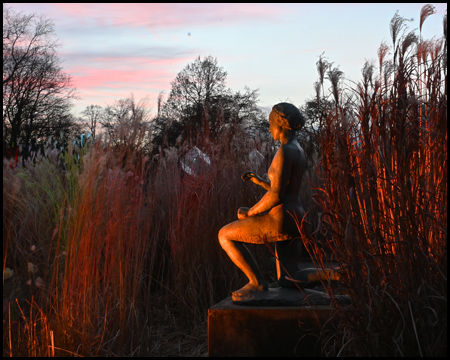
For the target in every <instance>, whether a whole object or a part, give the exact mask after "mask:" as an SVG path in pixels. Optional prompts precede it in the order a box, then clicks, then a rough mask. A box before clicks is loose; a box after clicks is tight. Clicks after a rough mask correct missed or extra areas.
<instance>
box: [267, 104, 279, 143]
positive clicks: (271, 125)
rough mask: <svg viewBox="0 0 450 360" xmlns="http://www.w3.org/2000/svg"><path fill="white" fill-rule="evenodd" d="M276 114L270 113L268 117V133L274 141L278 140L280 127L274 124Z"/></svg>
mask: <svg viewBox="0 0 450 360" xmlns="http://www.w3.org/2000/svg"><path fill="white" fill-rule="evenodd" d="M276 116H277V115H276V114H275V113H274V112H273V111H272V112H271V113H270V115H269V131H270V133H271V134H272V137H273V139H274V140H275V141H277V140H280V133H281V126H280V125H278V124H277V122H276V120H275V119H276Z"/></svg>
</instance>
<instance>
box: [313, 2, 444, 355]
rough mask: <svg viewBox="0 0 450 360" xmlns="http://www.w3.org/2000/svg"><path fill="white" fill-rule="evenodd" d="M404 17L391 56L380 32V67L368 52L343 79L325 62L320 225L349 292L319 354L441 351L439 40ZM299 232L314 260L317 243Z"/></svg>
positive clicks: (395, 25) (398, 20)
mask: <svg viewBox="0 0 450 360" xmlns="http://www.w3.org/2000/svg"><path fill="white" fill-rule="evenodd" d="M426 10H427V9H426ZM428 15H430V11H429V9H428V10H427V11H425V12H424V14H423V16H421V25H422V22H423V21H422V19H423V20H424V19H425V18H426V16H428ZM445 22H446V18H445ZM405 28H406V27H405V19H403V18H402V17H400V16H399V15H398V14H396V15H395V16H394V18H393V20H392V22H391V34H392V37H393V48H392V50H393V59H391V60H386V59H385V56H386V54H387V47H386V44H384V43H383V44H382V46H381V47H380V49H379V52H378V54H379V76H376V75H375V74H376V71H375V67H374V65H373V64H371V63H370V62H368V63H366V64H365V65H364V67H363V70H362V75H363V79H362V81H361V82H359V83H357V84H355V86H354V87H353V88H352V87H351V86H350V88H344V87H343V86H342V85H340V80H341V75H342V73H340V72H339V71H338V70H336V69H329V70H328V78H329V80H330V81H331V83H332V92H331V95H330V97H331V98H332V99H333V101H334V106H333V107H332V108H328V109H325V111H324V113H325V114H326V115H325V116H322V118H321V124H320V128H319V131H318V138H317V139H318V141H319V143H320V145H321V151H322V159H321V160H322V163H321V167H320V169H321V177H322V181H323V185H322V186H321V189H320V192H321V193H320V195H319V196H317V201H318V202H319V203H320V204H321V207H322V211H323V212H322V217H321V227H320V228H319V229H317V231H326V232H327V234H328V246H329V247H330V248H331V249H332V254H331V256H332V258H333V259H334V260H336V261H338V262H339V265H340V269H341V270H340V276H341V281H342V282H343V283H344V284H345V285H346V286H347V287H348V289H349V290H348V291H349V294H350V296H351V298H352V304H351V305H348V306H344V305H341V304H338V303H337V302H336V304H335V306H336V308H337V311H336V314H335V316H334V318H333V320H334V321H330V322H329V324H328V326H326V327H325V328H324V332H323V339H324V341H323V344H324V345H323V351H324V354H326V355H340V356H342V355H353V356H355V355H356V356H417V355H419V356H436V355H438V356H439V355H441V356H442V355H446V351H447V340H446V339H447V125H446V124H447V66H446V46H442V45H443V40H442V39H441V40H435V39H433V40H429V41H428V43H427V44H428V45H427V46H424V43H425V41H424V40H422V39H421V37H420V38H418V37H417V36H415V34H414V33H413V32H410V33H406V34H405V31H404V30H405ZM445 43H446V34H445ZM431 49H433V50H431ZM318 71H319V75H320V78H321V79H322V77H323V75H322V73H323V68H322V67H319V68H318ZM317 89H318V90H320V88H319V87H317ZM317 96H318V98H320V96H321V94H320V93H318V95H317ZM304 242H305V245H306V247H307V249H308V250H309V251H310V252H311V253H312V254H313V258H315V259H316V260H317V261H318V263H321V260H322V259H323V256H324V252H323V251H322V249H321V248H319V247H318V246H317V244H316V243H315V242H314V241H312V240H311V238H310V239H307V238H305V239H304ZM318 266H320V264H318ZM329 292H330V295H331V297H333V293H332V289H329Z"/></svg>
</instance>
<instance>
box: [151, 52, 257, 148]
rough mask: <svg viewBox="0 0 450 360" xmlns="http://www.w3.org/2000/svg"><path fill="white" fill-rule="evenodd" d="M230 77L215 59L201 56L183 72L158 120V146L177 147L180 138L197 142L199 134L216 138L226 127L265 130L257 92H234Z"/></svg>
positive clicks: (156, 131) (229, 128)
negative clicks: (227, 80) (230, 87)
mask: <svg viewBox="0 0 450 360" xmlns="http://www.w3.org/2000/svg"><path fill="white" fill-rule="evenodd" d="M226 77H227V72H226V71H224V70H223V68H222V67H219V66H218V64H217V59H216V58H214V57H212V56H207V57H205V58H204V59H203V60H202V59H201V58H200V57H198V58H197V59H196V60H195V61H194V62H193V63H191V64H188V65H187V66H186V67H185V68H184V69H183V70H182V71H180V72H179V73H178V74H177V76H176V78H175V80H174V81H173V82H172V84H171V85H172V89H171V91H170V94H169V97H168V99H167V101H166V102H165V103H164V105H163V106H162V109H161V111H159V112H158V116H157V117H156V118H155V120H154V128H155V133H154V143H155V145H157V146H160V145H163V144H164V143H165V142H167V145H174V144H175V142H177V141H180V139H182V140H187V139H189V140H190V141H192V142H194V143H195V142H196V138H197V135H198V134H202V137H203V138H204V137H209V138H212V139H214V138H216V137H217V136H218V134H219V132H220V131H222V130H224V129H225V128H226V129H227V131H231V132H233V131H234V130H236V129H237V126H240V125H243V126H244V127H247V128H248V129H254V128H262V129H264V125H263V126H262V127H261V126H260V125H261V124H262V120H261V119H262V118H263V117H264V115H263V114H262V111H261V110H260V109H259V108H258V107H257V106H256V102H257V99H258V92H257V90H253V91H252V90H250V89H249V88H245V91H244V93H240V92H236V93H233V92H232V91H231V89H229V88H227V87H226ZM159 99H160V98H159ZM159 99H158V100H159ZM180 135H181V137H180Z"/></svg>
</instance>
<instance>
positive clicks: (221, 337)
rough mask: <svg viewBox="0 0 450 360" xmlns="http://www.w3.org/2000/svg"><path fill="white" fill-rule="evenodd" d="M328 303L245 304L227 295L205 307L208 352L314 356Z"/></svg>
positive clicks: (216, 354)
mask: <svg viewBox="0 0 450 360" xmlns="http://www.w3.org/2000/svg"><path fill="white" fill-rule="evenodd" d="M331 312H332V307H331V306H330V305H317V306H305V305H303V306H248V305H237V304H236V303H234V302H233V301H232V298H231V297H229V298H227V299H225V300H223V301H221V302H220V303H218V304H216V305H214V306H213V307H212V308H210V309H209V310H208V354H209V356H277V357H279V356H283V357H286V356H301V357H302V356H318V355H320V344H319V343H318V335H319V333H320V329H321V328H322V325H323V324H324V323H325V321H327V320H328V319H329V318H330V315H331Z"/></svg>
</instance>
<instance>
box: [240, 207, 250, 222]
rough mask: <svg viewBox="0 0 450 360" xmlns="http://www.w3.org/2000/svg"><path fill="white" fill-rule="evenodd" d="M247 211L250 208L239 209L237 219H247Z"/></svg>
mask: <svg viewBox="0 0 450 360" xmlns="http://www.w3.org/2000/svg"><path fill="white" fill-rule="evenodd" d="M249 210H250V208H248V207H240V208H239V209H238V212H237V216H238V219H239V220H244V219H245V218H247V217H248V211H249Z"/></svg>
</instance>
